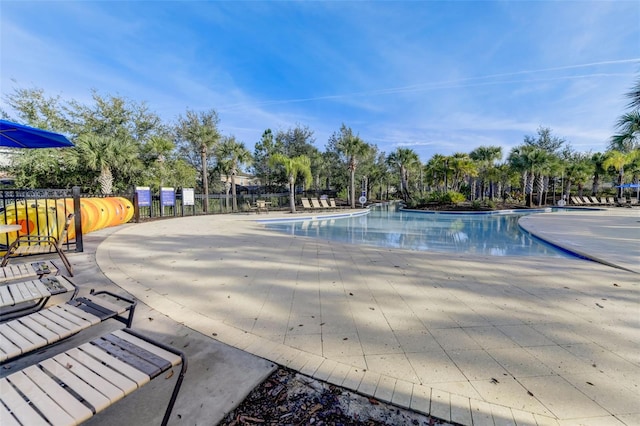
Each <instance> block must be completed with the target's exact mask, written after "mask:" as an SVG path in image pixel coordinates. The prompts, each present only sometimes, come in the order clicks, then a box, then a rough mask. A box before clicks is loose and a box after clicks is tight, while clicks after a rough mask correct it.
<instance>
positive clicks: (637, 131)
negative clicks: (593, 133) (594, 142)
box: [609, 109, 640, 152]
mask: <svg viewBox="0 0 640 426" xmlns="http://www.w3.org/2000/svg"><path fill="white" fill-rule="evenodd" d="M616 127H617V128H618V130H619V131H620V132H619V133H617V134H615V135H614V136H612V137H611V142H610V143H609V149H611V150H616V151H622V152H631V151H633V150H634V149H636V148H640V109H636V110H633V111H631V112H628V113H626V114H623V115H622V116H621V117H620V118H619V119H618V122H617V123H616Z"/></svg>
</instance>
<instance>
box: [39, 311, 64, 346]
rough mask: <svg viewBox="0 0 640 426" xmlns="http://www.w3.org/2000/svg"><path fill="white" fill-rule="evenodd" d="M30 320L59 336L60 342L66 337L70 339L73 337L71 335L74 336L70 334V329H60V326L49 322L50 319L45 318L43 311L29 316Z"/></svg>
mask: <svg viewBox="0 0 640 426" xmlns="http://www.w3.org/2000/svg"><path fill="white" fill-rule="evenodd" d="M29 318H31V319H32V320H34V321H35V322H37V323H38V324H40V325H42V326H43V327H45V328H47V329H48V330H51V331H52V332H53V333H55V334H57V335H58V340H60V339H64V338H65V337H69V336H71V334H73V333H70V332H69V330H68V329H66V328H63V327H60V326H59V325H58V324H56V323H54V322H52V321H51V320H49V318H47V317H46V316H43V315H42V311H40V312H36V313H34V314H31V315H29Z"/></svg>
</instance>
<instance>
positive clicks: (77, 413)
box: [9, 365, 93, 424]
mask: <svg viewBox="0 0 640 426" xmlns="http://www.w3.org/2000/svg"><path fill="white" fill-rule="evenodd" d="M22 371H24V374H25V375H26V376H27V377H29V378H30V379H31V380H32V381H33V382H34V383H37V384H38V387H39V388H40V389H41V390H42V391H43V392H44V393H45V394H47V395H48V396H49V397H50V398H51V399H52V400H53V401H55V403H56V404H57V405H58V406H59V407H60V408H62V409H63V410H64V411H65V412H66V413H67V414H68V415H70V416H71V417H72V418H73V419H74V421H75V422H76V424H79V423H82V422H84V421H86V420H88V419H90V418H91V416H93V411H91V409H90V408H89V407H87V406H86V405H84V404H83V403H82V402H80V401H78V400H77V399H76V397H74V396H73V395H72V394H70V393H69V392H68V391H67V390H65V388H63V387H62V386H60V384H59V383H57V382H55V381H54V380H53V379H52V378H51V377H49V376H48V375H47V374H46V373H44V372H43V371H42V370H40V368H39V367H38V366H37V365H32V366H31V367H28V368H25V369H24V370H22ZM9 379H11V377H9Z"/></svg>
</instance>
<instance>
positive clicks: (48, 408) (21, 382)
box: [7, 371, 76, 426]
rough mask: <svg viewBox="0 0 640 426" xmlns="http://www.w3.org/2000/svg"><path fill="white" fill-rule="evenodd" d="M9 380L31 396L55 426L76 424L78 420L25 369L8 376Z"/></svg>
mask: <svg viewBox="0 0 640 426" xmlns="http://www.w3.org/2000/svg"><path fill="white" fill-rule="evenodd" d="M7 380H9V382H11V383H12V384H13V385H14V386H15V387H16V389H19V390H20V392H21V393H22V394H23V395H24V396H26V397H27V398H29V401H31V404H33V405H34V406H35V407H36V408H37V409H38V410H39V411H40V412H41V413H46V416H47V420H48V421H49V422H50V423H51V424H52V425H53V426H64V425H72V424H76V422H74V421H73V418H72V417H71V416H70V415H69V414H68V413H67V412H66V411H64V410H63V409H62V408H60V406H59V405H58V404H56V402H55V401H54V400H52V399H51V397H50V396H49V395H47V394H46V393H45V392H43V391H42V389H40V388H39V387H38V386H37V385H36V384H35V383H34V382H33V381H31V380H30V379H29V377H28V376H27V375H26V374H25V373H24V371H18V372H17V373H14V374H12V375H11V376H9V377H7Z"/></svg>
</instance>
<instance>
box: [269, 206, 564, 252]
mask: <svg viewBox="0 0 640 426" xmlns="http://www.w3.org/2000/svg"><path fill="white" fill-rule="evenodd" d="M530 213H531V212H526V213H520V212H517V213H516V212H514V213H507V214H425V213H421V212H412V211H399V210H398V209H397V208H396V207H395V206H388V205H382V206H374V207H372V208H371V211H370V213H369V214H366V215H361V216H356V217H346V218H328V219H320V218H318V220H304V221H295V222H294V221H280V222H265V227H266V228H267V229H270V230H273V231H279V232H286V233H288V234H291V235H298V236H308V237H315V238H321V239H324V240H330V241H340V242H345V243H352V244H367V245H373V246H378V247H387V248H400V249H406V250H416V251H435V252H445V253H467V254H478V255H490V256H550V257H573V255H571V254H569V253H567V252H565V251H563V250H561V249H558V248H557V247H554V246H552V245H550V244H547V243H545V242H543V241H541V240H539V239H537V238H534V237H532V236H531V235H530V234H529V233H527V232H525V231H523V230H522V229H521V228H520V227H519V226H518V219H519V218H520V217H522V215H523V214H530Z"/></svg>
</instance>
